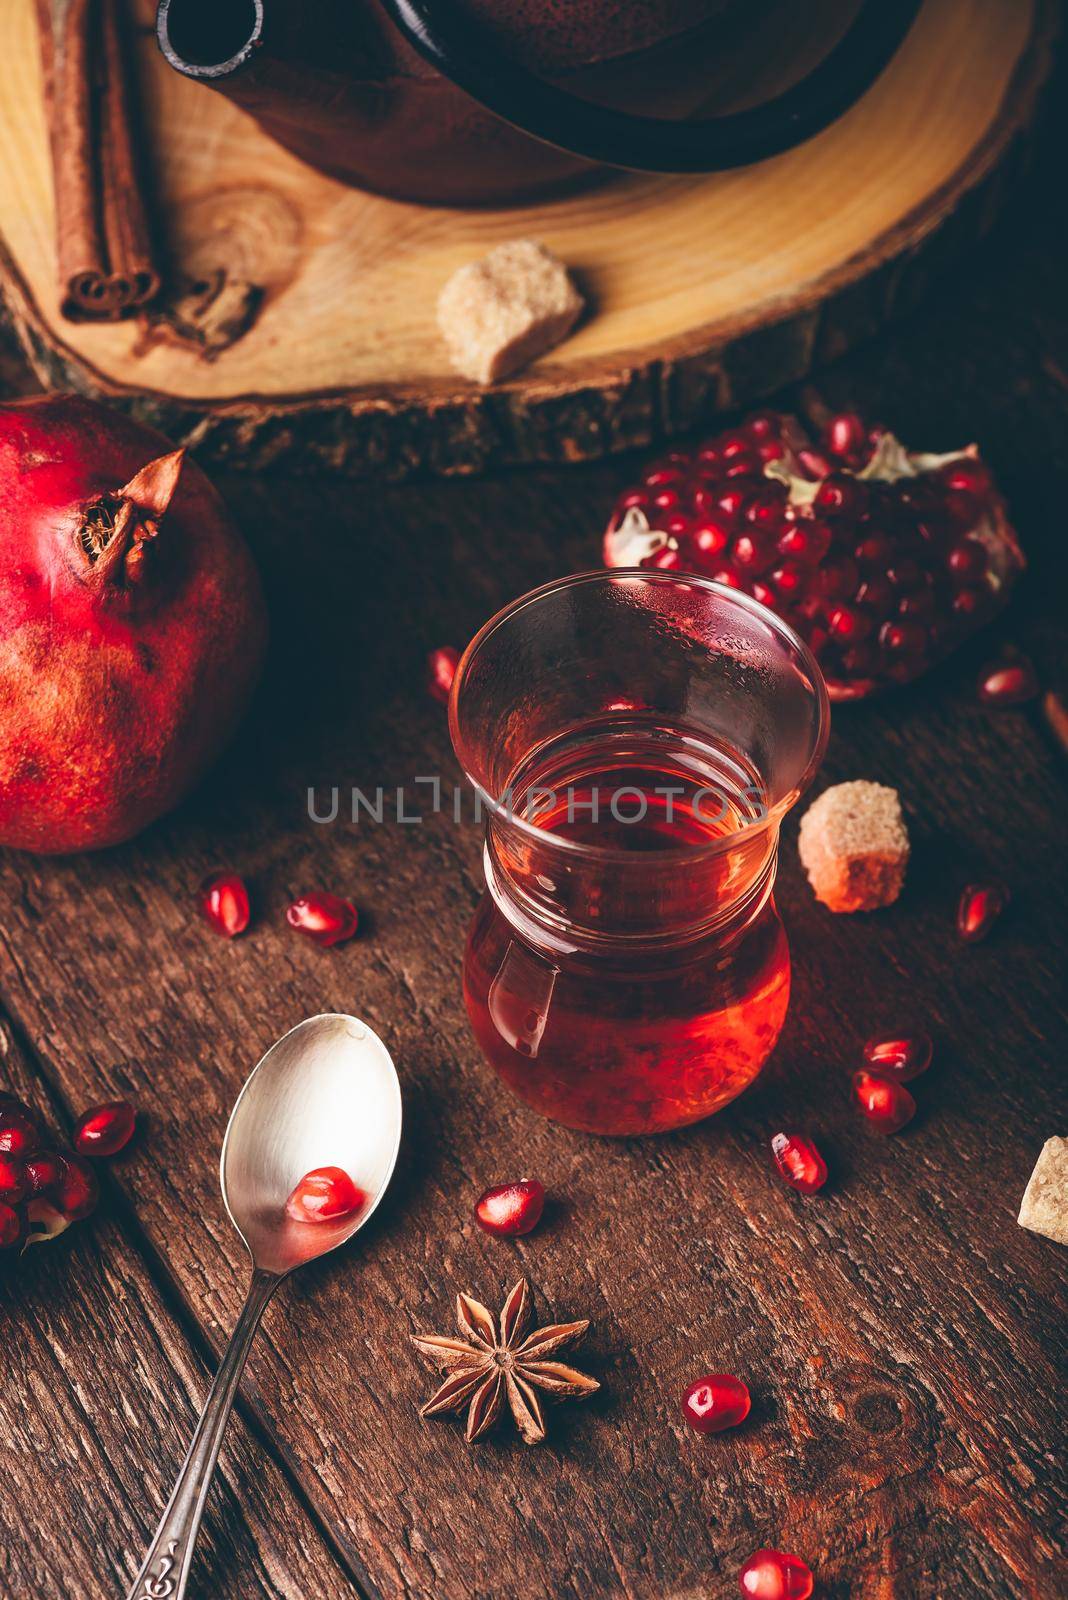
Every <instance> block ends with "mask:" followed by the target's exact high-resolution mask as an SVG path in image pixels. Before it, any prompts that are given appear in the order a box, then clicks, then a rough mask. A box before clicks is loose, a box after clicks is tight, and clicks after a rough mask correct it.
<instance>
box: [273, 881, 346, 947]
mask: <svg viewBox="0 0 1068 1600" xmlns="http://www.w3.org/2000/svg"><path fill="white" fill-rule="evenodd" d="M286 921H287V922H288V923H289V926H290V927H291V928H296V929H297V931H298V933H303V934H306V935H307V937H308V938H309V939H314V941H315V943H316V944H321V945H331V944H344V942H345V940H346V939H351V938H352V936H353V935H354V933H355V932H356V928H357V924H358V922H359V916H358V914H357V911H356V907H355V906H354V905H353V904H352V901H351V900H342V899H341V897H340V896H339V895H336V894H331V893H330V892H329V890H326V889H322V890H320V891H319V892H318V893H313V894H305V895H302V896H301V897H300V899H299V900H294V901H293V904H292V905H291V906H290V907H289V909H288V911H287V912H286Z"/></svg>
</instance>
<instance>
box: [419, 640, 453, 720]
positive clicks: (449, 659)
mask: <svg viewBox="0 0 1068 1600" xmlns="http://www.w3.org/2000/svg"><path fill="white" fill-rule="evenodd" d="M459 660H460V652H459V650H454V649H453V647H452V645H451V644H443V645H441V646H440V647H439V648H438V649H437V650H431V652H430V654H429V655H428V656H427V658H426V687H427V693H428V694H429V695H430V697H431V699H432V700H440V701H441V703H442V705H445V704H446V702H447V701H448V698H449V691H450V689H451V688H452V680H453V678H455V676H456V668H457V665H458V664H459Z"/></svg>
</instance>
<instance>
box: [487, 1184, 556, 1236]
mask: <svg viewBox="0 0 1068 1600" xmlns="http://www.w3.org/2000/svg"><path fill="white" fill-rule="evenodd" d="M544 1209H545V1190H544V1188H543V1187H542V1185H541V1184H540V1183H539V1182H538V1180H537V1178H521V1179H520V1181H519V1182H518V1183H499V1184H497V1185H496V1186H495V1187H494V1188H492V1189H487V1190H486V1192H485V1193H484V1194H482V1195H480V1196H479V1198H478V1200H477V1201H476V1202H475V1220H476V1221H477V1222H478V1225H479V1227H480V1228H483V1229H485V1231H486V1232H487V1233H492V1234H496V1236H497V1237H498V1238H500V1239H514V1238H518V1237H519V1236H520V1235H521V1234H524V1233H530V1232H531V1230H532V1229H534V1228H536V1227H537V1226H538V1223H539V1222H540V1221H541V1214H542V1212H543V1211H544Z"/></svg>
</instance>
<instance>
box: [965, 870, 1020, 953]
mask: <svg viewBox="0 0 1068 1600" xmlns="http://www.w3.org/2000/svg"><path fill="white" fill-rule="evenodd" d="M1008 903H1009V891H1008V889H1007V888H1006V887H1005V885H1004V884H1003V883H969V884H968V885H967V887H966V888H965V889H964V890H962V892H961V897H960V903H959V904H958V906H957V932H958V933H959V934H960V936H961V938H962V939H963V940H964V941H965V943H966V944H978V943H979V940H980V939H985V938H986V936H987V934H988V933H989V932H990V930H991V928H992V927H993V926H994V924H995V922H997V920H998V918H999V917H1000V916H1001V914H1002V912H1003V911H1004V910H1005V907H1006V906H1007V905H1008Z"/></svg>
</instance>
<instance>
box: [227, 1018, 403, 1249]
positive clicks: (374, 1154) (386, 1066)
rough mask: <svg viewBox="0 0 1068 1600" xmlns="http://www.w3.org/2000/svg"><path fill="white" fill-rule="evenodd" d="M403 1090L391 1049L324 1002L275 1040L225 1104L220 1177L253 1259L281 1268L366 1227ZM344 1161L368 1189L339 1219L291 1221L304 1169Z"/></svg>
mask: <svg viewBox="0 0 1068 1600" xmlns="http://www.w3.org/2000/svg"><path fill="white" fill-rule="evenodd" d="M400 1137H401V1093H400V1084H399V1083H398V1081H397V1073H396V1070H395V1068H394V1066H393V1062H392V1060H391V1059H390V1055H389V1051H388V1050H387V1049H386V1047H385V1045H384V1044H383V1043H382V1041H381V1039H380V1038H379V1037H378V1035H377V1034H376V1033H375V1032H374V1030H373V1029H372V1028H369V1027H368V1026H367V1024H366V1023H365V1022H360V1021H359V1020H358V1018H356V1017H350V1016H346V1015H345V1014H344V1013H341V1012H326V1013H324V1014H323V1015H321V1016H317V1017H309V1018H308V1019H307V1021H305V1022H301V1023H298V1025H297V1026H296V1027H295V1028H292V1029H290V1031H289V1033H287V1034H284V1035H283V1037H282V1038H281V1039H279V1040H278V1042H277V1043H276V1044H273V1045H272V1046H271V1048H270V1049H269V1050H268V1051H267V1054H266V1055H265V1056H264V1057H263V1059H262V1060H261V1061H260V1063H259V1065H258V1066H257V1067H256V1068H255V1070H254V1071H253V1072H252V1074H251V1075H250V1077H249V1079H248V1081H247V1082H246V1084H245V1087H244V1088H243V1089H242V1091H241V1093H240V1095H239V1096H238V1098H237V1103H236V1104H235V1106H234V1109H233V1111H232V1112H231V1114H230V1123H229V1126H228V1127H227V1130H226V1137H225V1139H224V1140H223V1147H222V1158H221V1161H220V1163H219V1177H220V1182H221V1184H222V1196H223V1203H224V1205H225V1206H226V1209H227V1211H228V1213H229V1215H230V1220H231V1222H232V1223H233V1225H234V1227H235V1228H236V1229H237V1231H238V1233H239V1234H240V1235H241V1238H242V1239H243V1240H244V1242H245V1245H246V1247H247V1249H248V1252H249V1254H250V1255H251V1257H252V1260H253V1264H254V1266H256V1267H257V1268H260V1269H262V1270H263V1271H266V1272H272V1273H277V1274H278V1275H279V1276H282V1275H284V1274H285V1273H287V1272H291V1271H292V1270H293V1268H294V1267H298V1266H300V1265H302V1264H303V1263H304V1262H306V1261H311V1260H313V1259H314V1258H315V1257H316V1256H321V1255H324V1254H325V1253H326V1252H327V1251H328V1250H336V1249H337V1247H338V1245H341V1244H344V1243H345V1241H346V1240H347V1239H351V1237H352V1235H353V1234H354V1233H356V1232H357V1230H358V1229H359V1228H362V1227H363V1225H364V1223H365V1222H366V1221H367V1219H368V1217H370V1215H371V1213H372V1212H373V1211H374V1209H375V1207H376V1206H377V1205H378V1203H379V1201H380V1200H381V1198H382V1195H383V1194H384V1193H385V1190H386V1187H387V1185H388V1183H389V1180H390V1178H391V1176H392V1174H393V1168H394V1166H395V1164H396V1160H397V1152H398V1150H399V1148H400ZM327 1166H330V1167H341V1168H342V1169H343V1170H344V1171H345V1172H347V1173H348V1175H349V1177H350V1178H351V1179H352V1181H353V1182H354V1183H355V1184H356V1186H357V1188H359V1189H360V1190H361V1192H362V1193H363V1194H364V1195H365V1196H366V1197H367V1198H366V1201H365V1203H364V1204H363V1205H362V1206H361V1207H360V1209H359V1210H358V1211H355V1212H353V1213H351V1214H350V1215H349V1216H346V1217H343V1218H341V1219H339V1221H337V1222H333V1223H331V1222H316V1223H306V1222H304V1223H302V1222H294V1221H293V1220H292V1219H291V1218H290V1217H289V1216H287V1214H286V1201H287V1199H288V1198H289V1196H290V1195H291V1194H292V1193H293V1190H294V1188H295V1187H296V1185H297V1184H298V1183H299V1182H300V1180H301V1178H302V1177H303V1176H304V1175H305V1173H307V1172H312V1171H314V1170H315V1169H316V1168H318V1167H327Z"/></svg>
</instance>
